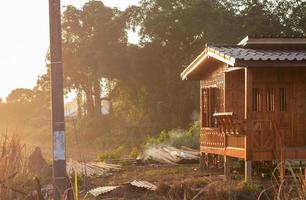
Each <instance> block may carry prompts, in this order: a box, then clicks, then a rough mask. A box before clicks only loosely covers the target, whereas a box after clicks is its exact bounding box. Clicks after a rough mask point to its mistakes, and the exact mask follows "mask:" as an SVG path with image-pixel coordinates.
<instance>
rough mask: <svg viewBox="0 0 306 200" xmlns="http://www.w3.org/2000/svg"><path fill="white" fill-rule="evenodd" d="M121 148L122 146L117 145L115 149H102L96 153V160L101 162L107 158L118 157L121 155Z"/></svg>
mask: <svg viewBox="0 0 306 200" xmlns="http://www.w3.org/2000/svg"><path fill="white" fill-rule="evenodd" d="M123 149H124V148H123V146H119V147H117V148H116V149H112V150H108V151H104V152H102V153H100V154H98V157H97V160H98V161H100V162H103V161H105V160H107V159H119V158H121V157H122V153H123Z"/></svg>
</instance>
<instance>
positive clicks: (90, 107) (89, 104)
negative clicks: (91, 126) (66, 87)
mask: <svg viewBox="0 0 306 200" xmlns="http://www.w3.org/2000/svg"><path fill="white" fill-rule="evenodd" d="M84 91H85V96H86V109H87V115H88V116H92V115H93V112H94V101H93V92H92V87H88V88H86V89H84Z"/></svg>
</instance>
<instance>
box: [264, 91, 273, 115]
mask: <svg viewBox="0 0 306 200" xmlns="http://www.w3.org/2000/svg"><path fill="white" fill-rule="evenodd" d="M266 111H267V112H274V111H275V95H274V89H273V88H266Z"/></svg>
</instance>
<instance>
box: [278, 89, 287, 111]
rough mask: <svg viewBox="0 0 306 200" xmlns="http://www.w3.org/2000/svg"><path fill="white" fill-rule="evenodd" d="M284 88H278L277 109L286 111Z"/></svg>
mask: <svg viewBox="0 0 306 200" xmlns="http://www.w3.org/2000/svg"><path fill="white" fill-rule="evenodd" d="M286 93H287V92H286V88H279V111H280V112H286V111H287V94H286Z"/></svg>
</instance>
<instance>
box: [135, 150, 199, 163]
mask: <svg viewBox="0 0 306 200" xmlns="http://www.w3.org/2000/svg"><path fill="white" fill-rule="evenodd" d="M137 159H139V160H142V161H144V162H150V161H155V162H159V163H166V164H174V165H175V164H185V163H198V162H199V159H200V152H199V151H197V150H194V149H190V148H188V147H182V148H181V149H178V148H175V147H169V146H161V147H152V148H150V149H147V150H145V151H144V152H143V153H142V154H141V155H140V156H138V158H137Z"/></svg>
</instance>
